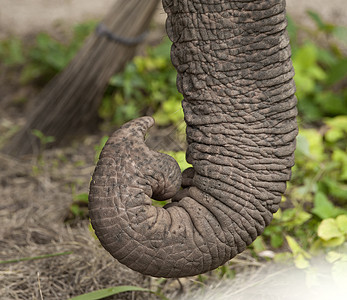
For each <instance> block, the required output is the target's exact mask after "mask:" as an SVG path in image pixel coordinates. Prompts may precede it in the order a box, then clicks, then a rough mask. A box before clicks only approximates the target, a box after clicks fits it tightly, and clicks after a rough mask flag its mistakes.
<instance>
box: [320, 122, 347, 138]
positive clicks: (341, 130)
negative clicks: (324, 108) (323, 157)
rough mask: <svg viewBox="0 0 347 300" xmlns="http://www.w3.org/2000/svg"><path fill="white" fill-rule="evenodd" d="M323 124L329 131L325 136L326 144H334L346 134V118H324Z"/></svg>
mask: <svg viewBox="0 0 347 300" xmlns="http://www.w3.org/2000/svg"><path fill="white" fill-rule="evenodd" d="M324 122H325V123H326V124H327V125H328V126H329V130H328V131H327V132H326V134H325V139H326V140H327V141H328V142H331V143H335V142H337V141H338V140H340V139H341V138H343V137H344V135H345V134H346V133H347V116H337V117H335V118H326V119H324Z"/></svg>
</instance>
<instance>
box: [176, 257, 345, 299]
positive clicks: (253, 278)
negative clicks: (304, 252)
mask: <svg viewBox="0 0 347 300" xmlns="http://www.w3.org/2000/svg"><path fill="white" fill-rule="evenodd" d="M311 264H312V266H311V267H310V268H308V269H305V270H300V269H297V268H295V267H293V266H286V265H273V264H268V265H265V266H264V267H262V268H260V269H257V270H250V271H247V272H245V273H242V274H239V275H237V276H236V278H235V279H233V280H228V281H222V282H220V283H218V284H217V285H215V286H212V287H206V288H203V289H201V290H200V291H199V292H197V293H195V294H187V295H185V296H184V297H183V298H181V300H188V299H189V300H211V299H212V300H253V299H255V300H263V299H264V300H273V299H280V300H282V299H283V300H304V299H305V300H311V299H313V300H340V299H341V300H346V299H347V261H344V260H342V261H338V262H335V263H334V264H330V263H327V262H326V260H325V259H324V258H322V259H319V260H316V261H315V262H314V263H311Z"/></svg>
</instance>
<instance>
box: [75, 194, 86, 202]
mask: <svg viewBox="0 0 347 300" xmlns="http://www.w3.org/2000/svg"><path fill="white" fill-rule="evenodd" d="M74 201H81V202H84V203H88V194H87V193H81V194H78V195H75V196H74Z"/></svg>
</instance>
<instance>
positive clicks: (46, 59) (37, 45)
mask: <svg viewBox="0 0 347 300" xmlns="http://www.w3.org/2000/svg"><path fill="white" fill-rule="evenodd" d="M95 25H96V21H89V22H86V23H82V24H79V25H77V26H75V28H74V30H73V34H72V37H71V39H69V40H68V41H67V42H66V43H63V42H60V41H58V40H56V39H55V38H53V37H52V36H50V35H49V34H47V33H39V34H38V35H37V36H36V38H35V41H34V42H33V43H32V44H27V43H25V44H24V43H23V42H22V41H21V40H19V39H18V38H16V37H10V38H9V39H6V40H4V41H1V42H0V61H2V62H3V63H4V64H5V65H6V66H7V67H21V78H20V80H21V82H22V83H23V84H26V83H29V82H30V81H33V80H35V81H36V82H38V83H40V84H41V85H44V84H46V83H47V82H48V81H49V80H50V79H51V78H52V77H53V76H55V75H56V74H57V73H59V72H60V71H62V70H63V69H64V68H65V67H66V66H67V64H68V63H69V62H70V60H71V59H72V58H73V57H74V56H75V55H76V53H77V51H78V50H79V48H80V47H81V45H82V44H83V42H84V40H85V38H86V37H87V36H88V35H89V34H90V33H91V32H92V30H93V29H94V28H95Z"/></svg>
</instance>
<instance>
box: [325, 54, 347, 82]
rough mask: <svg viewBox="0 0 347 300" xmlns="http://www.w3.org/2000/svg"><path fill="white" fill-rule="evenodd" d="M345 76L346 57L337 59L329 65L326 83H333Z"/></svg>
mask: <svg viewBox="0 0 347 300" xmlns="http://www.w3.org/2000/svg"><path fill="white" fill-rule="evenodd" d="M346 77H347V58H345V59H341V60H339V61H338V62H337V63H336V64H335V65H333V66H331V68H330V69H329V72H328V73H327V80H326V84H327V85H333V84H336V83H338V82H339V81H341V80H342V79H344V78H346Z"/></svg>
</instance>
